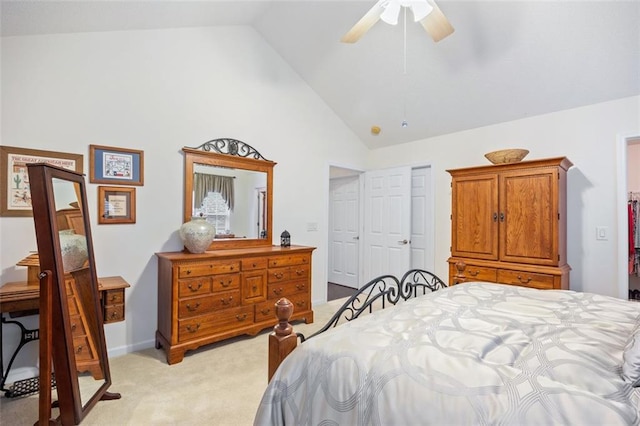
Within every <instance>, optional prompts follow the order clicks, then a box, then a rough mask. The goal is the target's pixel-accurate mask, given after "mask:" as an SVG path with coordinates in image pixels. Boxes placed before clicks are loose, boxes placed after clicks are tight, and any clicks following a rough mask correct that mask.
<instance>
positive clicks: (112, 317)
mask: <svg viewBox="0 0 640 426" xmlns="http://www.w3.org/2000/svg"><path fill="white" fill-rule="evenodd" d="M118 317H119V315H118V313H117V312H116V311H113V312H111V314H110V315H109V318H111V319H112V320H113V319H117V318H118Z"/></svg>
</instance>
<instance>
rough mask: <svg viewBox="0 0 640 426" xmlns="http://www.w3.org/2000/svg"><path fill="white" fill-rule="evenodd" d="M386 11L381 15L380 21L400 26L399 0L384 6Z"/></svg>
mask: <svg viewBox="0 0 640 426" xmlns="http://www.w3.org/2000/svg"><path fill="white" fill-rule="evenodd" d="M382 7H383V8H384V11H383V12H382V13H381V14H380V19H382V20H383V21H384V22H386V23H387V24H389V25H397V24H398V16H399V15H400V2H399V1H397V0H389V1H388V2H386V3H385V4H383V5H382Z"/></svg>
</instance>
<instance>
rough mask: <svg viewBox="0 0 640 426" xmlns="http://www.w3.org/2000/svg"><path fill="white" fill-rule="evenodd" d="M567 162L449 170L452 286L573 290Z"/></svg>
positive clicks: (549, 161) (534, 162)
mask: <svg viewBox="0 0 640 426" xmlns="http://www.w3.org/2000/svg"><path fill="white" fill-rule="evenodd" d="M572 165H573V164H572V163H571V162H570V161H569V160H568V159H567V158H565V157H560V158H549V159H543V160H533V161H525V162H521V163H511V164H502V165H493V166H480V167H471V168H466V169H457V170H448V172H449V173H450V174H451V176H452V183H451V189H452V202H451V212H452V214H451V257H450V258H449V260H448V262H449V283H450V284H458V283H462V282H467V281H488V282H499V283H504V284H514V285H521V286H526V287H534V288H541V289H568V288H569V271H570V270H571V268H570V267H569V265H568V264H567V226H566V223H567V202H566V194H567V189H566V188H567V178H566V175H567V170H568V169H569V168H570V167H571V166H572Z"/></svg>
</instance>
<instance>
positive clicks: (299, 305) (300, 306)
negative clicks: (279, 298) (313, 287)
mask: <svg viewBox="0 0 640 426" xmlns="http://www.w3.org/2000/svg"><path fill="white" fill-rule="evenodd" d="M288 299H289V300H290V301H291V303H293V312H294V313H295V312H301V311H308V310H309V309H311V300H310V299H309V296H308V295H306V294H296V295H293V296H291V297H289V298H288Z"/></svg>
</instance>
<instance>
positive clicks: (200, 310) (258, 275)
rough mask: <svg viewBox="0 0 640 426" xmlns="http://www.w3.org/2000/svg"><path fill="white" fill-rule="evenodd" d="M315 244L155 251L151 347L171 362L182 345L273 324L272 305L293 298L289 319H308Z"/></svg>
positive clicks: (181, 354) (187, 347)
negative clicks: (155, 305) (155, 304)
mask: <svg viewBox="0 0 640 426" xmlns="http://www.w3.org/2000/svg"><path fill="white" fill-rule="evenodd" d="M314 249H315V247H304V246H291V247H278V246H265V247H252V248H238V249H225V250H214V251H208V252H206V253H202V254H191V253H186V252H165V253H156V256H157V257H158V330H157V331H156V348H158V349H159V348H160V347H162V348H164V350H165V352H166V355H167V362H168V363H169V364H175V363H178V362H180V361H182V359H183V358H184V354H185V352H186V351H188V350H193V349H196V348H199V347H200V346H203V345H207V344H209V343H213V342H217V341H220V340H223V339H227V338H229V337H233V336H238V335H241V334H249V335H255V334H257V333H258V332H260V331H261V330H263V329H265V328H270V327H273V326H274V318H275V308H274V305H275V303H276V302H277V301H278V299H280V298H281V297H287V298H288V299H289V300H291V301H292V302H293V303H294V306H295V311H294V314H293V317H292V318H293V319H298V320H300V319H304V320H305V322H307V323H310V322H313V311H312V310H311V254H312V252H313V250H314Z"/></svg>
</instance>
